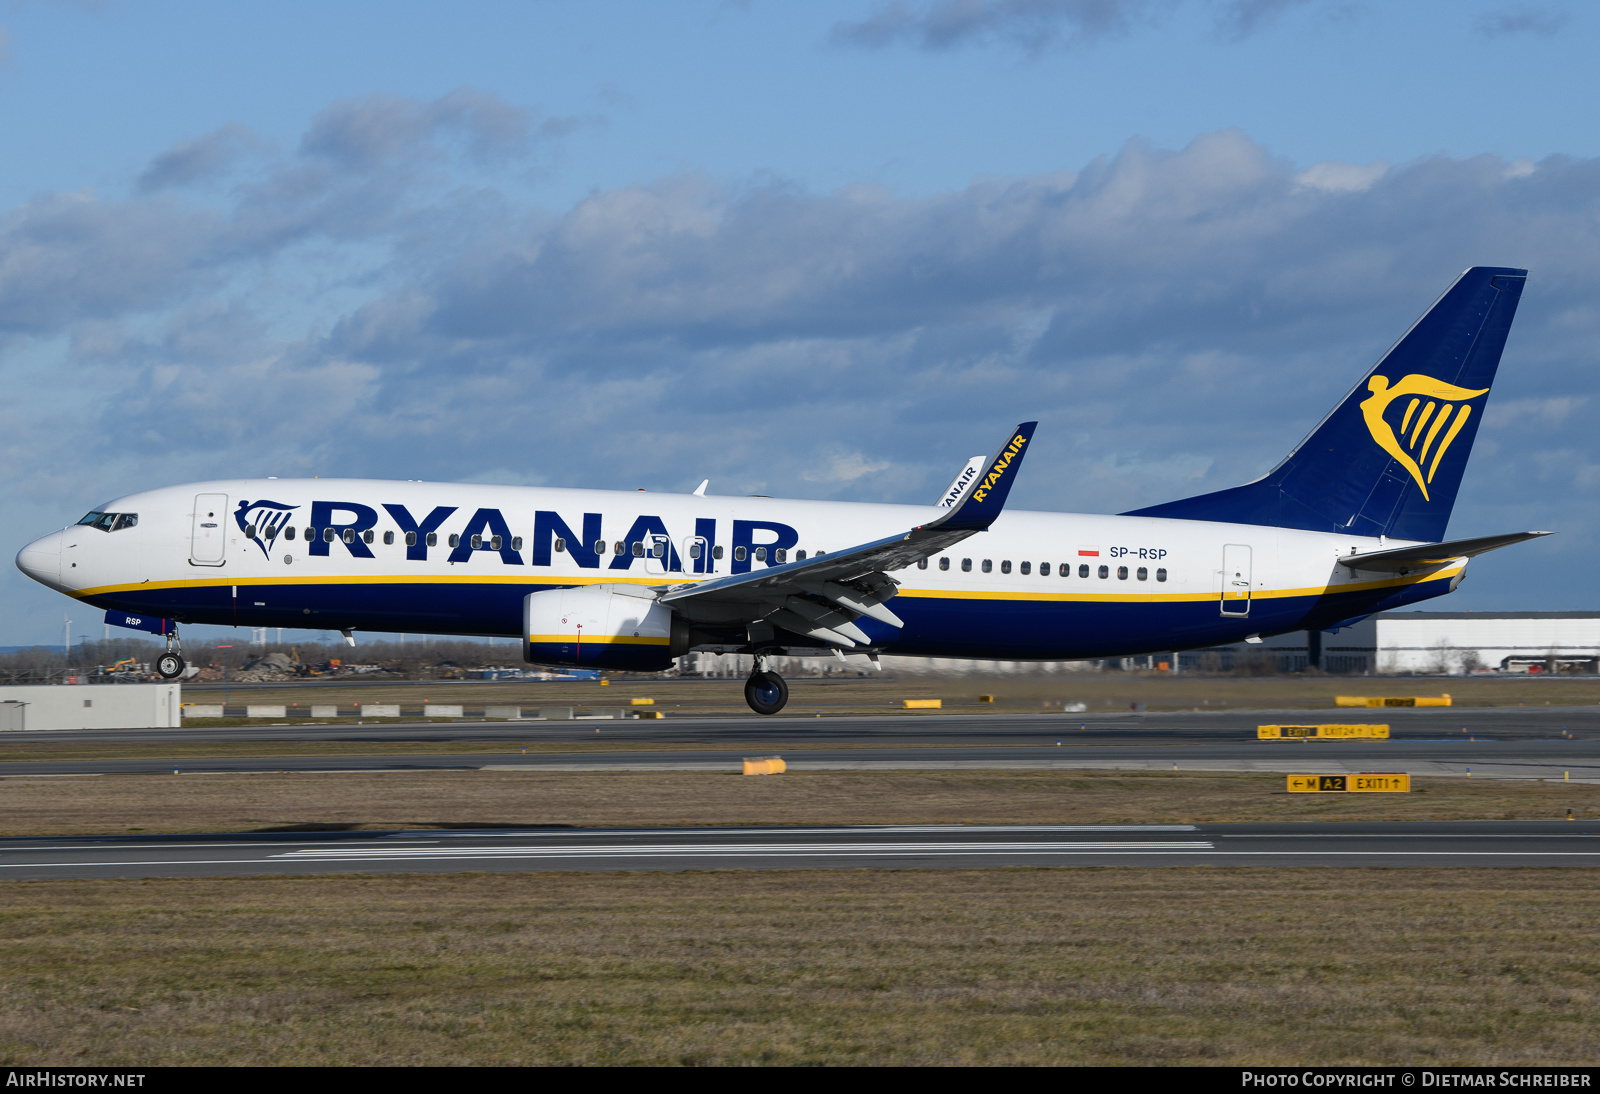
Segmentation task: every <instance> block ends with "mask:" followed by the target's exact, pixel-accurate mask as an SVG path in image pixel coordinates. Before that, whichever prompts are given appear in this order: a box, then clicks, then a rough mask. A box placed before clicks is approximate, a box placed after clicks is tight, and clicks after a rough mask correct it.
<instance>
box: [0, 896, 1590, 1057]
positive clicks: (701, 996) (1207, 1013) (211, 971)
mask: <svg viewBox="0 0 1600 1094" xmlns="http://www.w3.org/2000/svg"><path fill="white" fill-rule="evenodd" d="M1597 923H1600V884H1597V880H1596V875H1595V873H1594V872H1593V871H1588V870H1566V871H1555V870H1551V871H1538V870H1412V871H1401V870H1370V871H1363V870H1282V871H1270V870H1248V869H1240V870H1233V869H1228V870H1217V869H1186V870H1123V869H1097V870H999V871H926V872H872V873H869V872H861V873H856V872H818V873H811V872H774V873H757V872H751V873H738V872H728V873H710V874H613V875H582V874H503V875H485V874H464V875H444V876H439V875H433V876H426V877H421V876H385V877H365V878H362V877H311V878H287V877H285V878H259V879H229V880H200V881H195V880H150V881H139V882H114V881H76V882H12V883H8V884H4V885H0V982H4V983H5V985H6V990H5V991H4V993H0V1061H3V1062H4V1063H5V1064H8V1065H29V1066H39V1065H65V1064H98V1065H115V1066H149V1065H159V1064H191V1063H207V1064H216V1063H222V1064H424V1063H425V1064H1070V1063H1101V1064H1118V1063H1133V1064H1252V1065H1267V1064H1296V1065H1307V1064H1391V1065H1392V1064H1485V1065H1490V1064H1492V1065H1508V1064H1592V1063H1593V1061H1594V1057H1595V1044H1596V1042H1597V1039H1600V1008H1597V1006H1596V1003H1597V1002H1600V999H1597V989H1596V984H1597V982H1600V980H1597V977H1600V949H1597V943H1600V927H1597V926H1596V924H1597Z"/></svg>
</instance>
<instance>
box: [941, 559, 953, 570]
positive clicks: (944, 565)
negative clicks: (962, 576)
mask: <svg viewBox="0 0 1600 1094" xmlns="http://www.w3.org/2000/svg"><path fill="white" fill-rule="evenodd" d="M949 568H950V560H949V559H948V558H941V559H940V560H939V569H941V570H948V569H949Z"/></svg>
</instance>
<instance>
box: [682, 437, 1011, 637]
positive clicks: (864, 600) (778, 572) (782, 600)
mask: <svg viewBox="0 0 1600 1094" xmlns="http://www.w3.org/2000/svg"><path fill="white" fill-rule="evenodd" d="M1038 424H1039V423H1037V422H1023V423H1022V424H1021V425H1019V426H1017V428H1016V429H1015V430H1014V431H1013V432H1012V433H1011V434H1010V435H1009V436H1008V437H1007V438H1006V442H1005V443H1004V444H1002V445H1001V446H1000V449H999V451H998V452H996V453H995V454H994V457H993V458H992V459H990V460H988V461H987V462H986V463H985V464H984V465H983V466H984V467H986V468H987V470H986V471H985V472H984V473H983V474H981V475H977V476H974V477H973V479H972V480H971V481H970V482H969V483H967V485H966V488H965V489H964V490H963V491H962V494H961V497H960V499H959V500H958V501H957V503H956V504H955V505H954V506H953V507H952V508H950V509H949V510H947V511H946V512H944V513H941V514H940V515H939V516H938V517H936V518H934V519H933V520H931V521H929V522H928V523H927V524H919V525H917V526H916V527H915V528H912V529H911V530H910V531H908V532H901V533H898V534H896V535H893V536H888V537H885V538H884V539H879V540H874V541H872V542H871V543H863V544H861V545H859V546H857V547H851V548H849V549H848V550H844V551H836V552H834V553H832V554H817V555H814V556H813V557H811V558H808V559H806V560H804V561H801V562H784V563H779V564H778V565H776V566H768V567H767V568H766V569H764V570H753V571H751V572H750V573H747V574H734V575H731V576H729V577H722V578H716V579H713V580H711V581H702V582H698V583H695V584H691V585H678V586H675V587H673V588H671V589H668V590H667V591H666V592H665V593H663V594H662V595H661V602H662V603H664V604H671V605H672V606H673V608H674V609H675V610H677V611H679V612H681V613H682V614H683V615H684V616H686V617H687V618H690V619H697V618H705V619H716V620H717V621H719V622H728V621H730V620H733V619H739V620H744V621H749V622H753V621H755V620H757V619H762V618H767V617H771V622H773V623H774V624H775V625H777V626H780V627H783V628H784V629H785V630H791V631H795V632H797V633H800V634H805V635H808V636H810V637H813V638H818V639H821V640H822V641H826V642H830V643H832V644H834V645H841V646H849V645H853V644H857V643H861V642H862V639H864V638H865V637H866V636H865V635H864V634H862V633H861V632H860V631H859V630H857V629H856V628H855V627H853V626H851V625H850V624H852V623H853V621H854V620H855V619H857V618H859V617H861V616H867V617H869V618H872V619H877V620H879V621H881V622H884V623H888V624H889V625H890V626H895V627H898V626H900V625H901V624H900V620H899V618H898V617H896V616H895V615H894V613H893V612H891V611H889V610H888V609H887V608H884V607H882V602H883V601H885V600H887V599H889V598H890V597H891V596H893V595H894V592H895V582H894V579H893V578H891V577H889V576H888V573H887V571H890V570H899V569H903V568H905V567H907V566H910V565H911V564H912V563H915V562H918V561H920V560H922V559H924V558H927V557H928V556H929V555H931V554H935V553H936V552H938V551H942V550H944V549H945V548H947V547H950V546H952V545H953V544H956V543H960V542H961V541H962V540H964V539H966V538H967V537H968V536H970V535H972V534H973V533H974V532H980V531H983V530H984V529H985V528H987V527H989V525H990V524H992V523H994V520H995V518H996V517H998V516H999V515H1000V510H1001V508H1002V507H1003V506H1004V505H1005V500H1006V497H1007V495H1008V494H1010V492H1011V482H1012V480H1013V479H1014V478H1015V477H1016V471H1017V469H1018V468H1019V467H1020V466H1021V464H1022V456H1023V450H1024V449H1025V448H1026V446H1027V444H1028V442H1029V441H1030V440H1031V439H1032V437H1033V431H1034V428H1035V427H1036V426H1037V425H1038ZM809 609H821V611H820V614H819V612H818V611H816V610H809ZM852 631H853V632H854V633H851V632H852Z"/></svg>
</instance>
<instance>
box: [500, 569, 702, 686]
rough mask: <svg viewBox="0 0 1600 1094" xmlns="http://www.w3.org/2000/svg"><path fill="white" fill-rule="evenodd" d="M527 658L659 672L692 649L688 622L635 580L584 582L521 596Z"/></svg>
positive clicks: (532, 661)
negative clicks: (586, 583) (575, 585)
mask: <svg viewBox="0 0 1600 1094" xmlns="http://www.w3.org/2000/svg"><path fill="white" fill-rule="evenodd" d="M522 633H523V636H524V639H525V644H524V646H523V649H522V658H523V660H525V661H528V662H531V663H533V664H538V665H572V666H575V667H577V668H586V669H632V670H634V671H638V672H659V671H660V670H662V669H668V668H671V667H672V659H673V658H674V657H677V656H679V655H680V654H684V653H687V652H688V651H689V627H688V624H687V623H685V622H684V621H683V620H682V619H680V618H678V616H677V614H676V613H675V612H673V611H672V609H671V608H668V607H665V606H663V605H662V604H660V603H659V602H657V600H656V597H655V593H653V592H651V591H650V590H649V589H642V588H639V587H638V586H635V585H584V586H579V587H577V588H570V589H547V590H545V591H544V592H540V593H529V594H528V595H527V596H526V597H524V598H523V600H522Z"/></svg>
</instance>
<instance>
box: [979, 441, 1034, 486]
mask: <svg viewBox="0 0 1600 1094" xmlns="http://www.w3.org/2000/svg"><path fill="white" fill-rule="evenodd" d="M1027 443H1028V438H1026V437H1024V436H1023V435H1022V434H1021V433H1018V434H1017V435H1016V436H1015V437H1012V438H1011V443H1010V444H1008V445H1006V446H1005V448H1004V449H1002V450H1001V452H1000V455H999V457H998V458H997V459H996V460H995V461H994V464H993V466H991V467H990V468H989V473H988V474H987V475H985V476H984V477H983V481H982V482H980V483H979V484H978V488H977V489H976V490H974V491H973V492H972V500H973V501H975V502H980V503H981V502H982V501H983V499H984V498H985V497H987V496H988V493H989V491H990V490H992V489H994V487H995V484H997V483H998V482H999V481H1000V480H1001V479H1003V478H1005V477H1006V471H1007V470H1009V469H1010V467H1011V461H1012V460H1014V459H1016V457H1017V454H1018V453H1020V452H1021V451H1022V446H1023V445H1025V444H1027Z"/></svg>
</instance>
